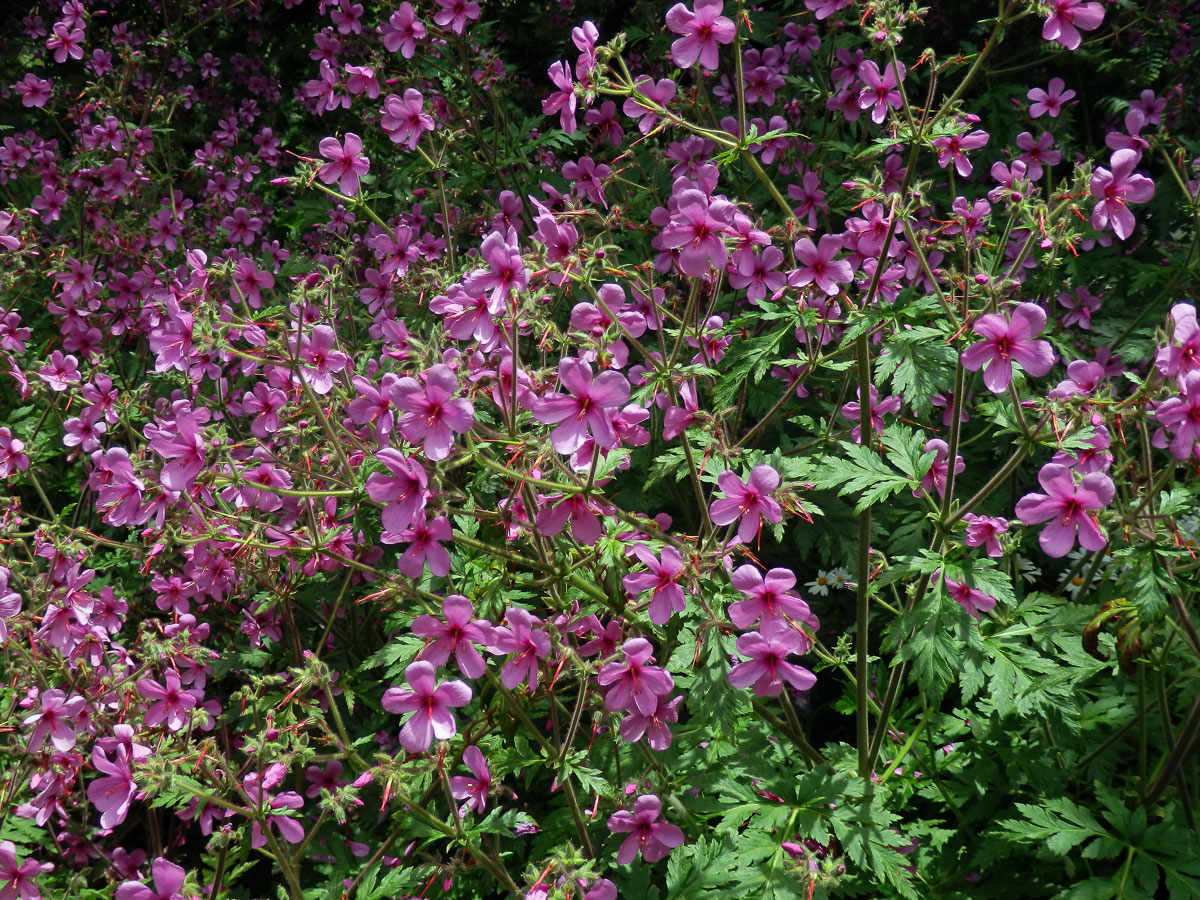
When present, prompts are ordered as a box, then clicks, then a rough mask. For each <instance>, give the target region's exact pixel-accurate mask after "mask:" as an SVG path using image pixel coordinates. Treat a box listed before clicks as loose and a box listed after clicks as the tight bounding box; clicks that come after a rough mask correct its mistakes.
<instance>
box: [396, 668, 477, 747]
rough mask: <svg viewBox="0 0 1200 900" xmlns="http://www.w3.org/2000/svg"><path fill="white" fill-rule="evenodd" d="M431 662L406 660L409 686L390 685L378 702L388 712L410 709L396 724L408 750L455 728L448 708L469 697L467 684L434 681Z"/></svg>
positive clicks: (445, 737)
mask: <svg viewBox="0 0 1200 900" xmlns="http://www.w3.org/2000/svg"><path fill="white" fill-rule="evenodd" d="M435 675H436V673H435V671H434V668H433V665H432V664H431V663H428V662H426V661H424V660H418V661H417V662H414V663H409V665H408V667H407V668H406V669H405V670H404V678H405V680H406V681H408V686H409V688H410V690H403V689H402V688H395V687H391V688H388V689H387V690H386V691H384V692H383V700H382V706H383V708H384V709H385V710H386V711H387V712H390V713H396V714H397V715H403V714H404V713H412V715H411V716H409V718H408V721H406V722H405V723H404V725H403V726H401V728H400V743H401V745H403V747H404V749H405V750H407V751H408V752H409V753H422V752H424V751H425V750H428V749H429V745H430V744H432V743H433V742H434V741H435V740H438V741H448V740H450V739H451V738H452V737H454V735H455V734H456V733H457V732H458V723H457V722H456V721H455V719H454V713H453V712H452V709H453V708H454V707H458V706H466V705H467V704H468V703H469V702H470V701H471V688H470V687H468V686H467V685H466V684H465V683H464V682H462V681H445V682H442V684H440V685H439V684H438V683H437V678H436V677H435Z"/></svg>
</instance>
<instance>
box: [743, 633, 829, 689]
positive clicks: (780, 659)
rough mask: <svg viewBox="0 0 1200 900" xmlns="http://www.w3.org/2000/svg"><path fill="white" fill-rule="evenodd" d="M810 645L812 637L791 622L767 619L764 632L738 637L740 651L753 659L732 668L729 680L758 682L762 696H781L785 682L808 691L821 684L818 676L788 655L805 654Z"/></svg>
mask: <svg viewBox="0 0 1200 900" xmlns="http://www.w3.org/2000/svg"><path fill="white" fill-rule="evenodd" d="M808 646H809V642H808V640H807V639H806V638H804V637H802V636H801V635H800V633H799V632H797V631H796V629H795V628H793V627H791V626H790V625H788V624H787V623H784V622H779V621H778V620H774V619H768V620H765V621H764V622H763V625H762V629H761V630H760V631H751V632H749V633H747V634H743V635H742V636H741V637H739V638H738V641H737V649H738V653H740V654H741V655H742V656H747V657H749V658H750V661H749V662H743V663H738V664H737V665H736V666H734V667H733V668H732V669H730V670H729V683H730V684H731V685H733V686H734V687H735V688H745V687H749V686H750V685H754V693H755V694H756V695H757V696H759V697H777V696H778V695H779V694H780V693H781V692H782V691H783V682H785V681H786V682H787V683H788V684H790V685H791V686H792V687H793V688H795V689H796V690H798V691H807V690H808V689H809V688H811V687H812V686H813V685H814V684H816V683H817V676H816V675H814V674H813V673H812V672H810V671H808V669H805V668H804V667H803V666H797V665H795V664H794V663H789V662H788V661H787V659H786V658H787V657H788V656H791V655H792V654H794V653H803V652H804V651H805V650H807V649H808Z"/></svg>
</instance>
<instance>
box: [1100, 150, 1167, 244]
mask: <svg viewBox="0 0 1200 900" xmlns="http://www.w3.org/2000/svg"><path fill="white" fill-rule="evenodd" d="M1140 159H1141V154H1140V153H1138V151H1136V150H1131V149H1129V148H1125V149H1122V150H1118V151H1116V152H1115V153H1114V154H1113V155H1112V160H1111V161H1110V162H1109V166H1110V168H1108V169H1106V168H1104V167H1103V166H1100V167H1097V169H1096V171H1095V172H1093V173H1092V181H1091V184H1090V185H1089V188H1090V190H1091V192H1092V196H1093V197H1095V198H1096V200H1097V203H1096V205H1095V206H1093V207H1092V227H1093V228H1095V229H1096V230H1097V231H1103V230H1104V229H1105V228H1107V227H1108V226H1109V225H1111V226H1112V230H1113V234H1115V235H1116V236H1117V237H1118V238H1120V239H1121V240H1125V239H1126V238H1127V237H1129V235H1131V234H1133V226H1134V225H1135V224H1136V222H1135V220H1134V218H1133V213H1131V212H1130V211H1129V207H1128V205H1127V204H1129V203H1145V202H1146V201H1147V200H1149V199H1150V198H1151V197H1153V196H1154V182H1153V181H1151V180H1150V179H1149V178H1147V177H1146V176H1145V175H1139V174H1138V173H1136V172H1134V171H1133V167H1134V166H1136V165H1137V164H1138V161H1139V160H1140Z"/></svg>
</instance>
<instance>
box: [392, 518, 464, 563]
mask: <svg viewBox="0 0 1200 900" xmlns="http://www.w3.org/2000/svg"><path fill="white" fill-rule="evenodd" d="M394 537H395V538H396V540H390V539H389V540H385V541H384V543H396V542H400V543H405V542H407V543H408V548H407V549H406V550H405V551H404V553H402V554H401V555H400V558H399V559H398V560H396V568H397V569H399V570H400V574H402V575H407V576H408V577H409V578H420V577H421V573H422V572H424V571H425V564H426V563H428V564H429V571H430V572H431V573H432V574H434V575H436V576H438V577H439V578H445V577H446V576H447V575H449V574H450V554H449V553H447V552H446V548H445V547H443V546H442V543H443V542H445V541H449V540H452V539H453V537H454V532H453V531H452V530H451V528H450V521H449V520H448V519H447V518H446V517H445V516H435V517H434V518H433V519H427V518H426V517H425V516H423V515H422V516H418V517H417V518H416V519H415V520H414V521H413V524H412V527H411V528H409V529H408V530H407V531H402V532H401V533H400V534H398V535H395V536H394Z"/></svg>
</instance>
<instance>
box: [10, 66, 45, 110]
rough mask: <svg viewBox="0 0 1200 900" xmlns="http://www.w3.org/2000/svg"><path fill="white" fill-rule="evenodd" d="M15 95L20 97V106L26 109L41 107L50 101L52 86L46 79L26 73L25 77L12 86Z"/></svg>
mask: <svg viewBox="0 0 1200 900" xmlns="http://www.w3.org/2000/svg"><path fill="white" fill-rule="evenodd" d="M13 87H14V88H15V89H16V91H17V93H18V94H20V95H21V105H22V106H28V107H42V106H45V105H46V102H47V101H48V100H49V99H50V94H51V90H52V88H53V85H52V84H51V82H50V79H48V78H39V77H38V76H36V75H34V74H33V73H32V72H27V73H26V74H25V77H24V78H22V79H21V80H20V81H18V82H17V83H16V84H14V85H13Z"/></svg>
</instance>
